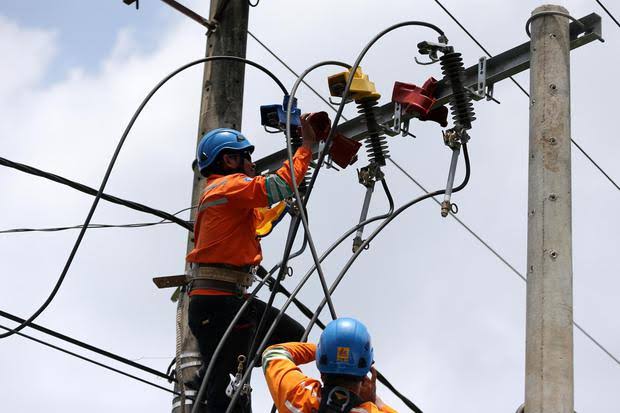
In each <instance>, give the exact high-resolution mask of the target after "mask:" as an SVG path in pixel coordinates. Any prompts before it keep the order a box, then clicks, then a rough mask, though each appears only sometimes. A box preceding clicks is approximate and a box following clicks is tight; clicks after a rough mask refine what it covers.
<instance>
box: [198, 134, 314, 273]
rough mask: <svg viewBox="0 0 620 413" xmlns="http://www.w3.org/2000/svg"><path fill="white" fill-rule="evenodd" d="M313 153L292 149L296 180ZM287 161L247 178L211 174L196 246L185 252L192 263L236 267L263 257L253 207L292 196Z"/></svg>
mask: <svg viewBox="0 0 620 413" xmlns="http://www.w3.org/2000/svg"><path fill="white" fill-rule="evenodd" d="M311 158H312V152H311V151H310V150H309V149H307V148H305V147H303V146H302V147H301V148H299V149H297V151H296V152H295V156H294V158H293V167H294V170H295V179H296V182H297V183H299V182H301V180H302V178H303V176H304V175H305V173H306V171H307V170H308V165H309V164H310V160H311ZM291 185H292V179H291V171H290V167H289V163H288V161H286V162H285V163H284V165H283V166H282V167H281V168H280V169H278V170H277V171H276V173H275V174H273V175H268V176H257V177H254V178H250V177H248V176H246V175H245V174H242V173H238V174H232V175H211V176H210V177H209V179H207V182H206V184H205V189H204V192H203V194H202V197H201V198H200V203H199V206H198V213H197V216H196V224H195V225H194V240H195V247H194V249H193V250H192V251H191V252H190V253H189V254H188V255H187V261H189V262H194V263H202V264H209V263H219V264H229V265H235V266H239V267H241V266H246V265H257V264H259V263H260V262H261V260H262V259H263V256H262V252H261V248H260V243H259V240H258V239H257V237H256V221H257V219H258V215H257V212H256V211H255V210H254V208H257V207H265V206H269V205H272V204H275V203H276V202H278V201H281V200H283V199H285V198H288V197H289V196H291V195H292V191H291Z"/></svg>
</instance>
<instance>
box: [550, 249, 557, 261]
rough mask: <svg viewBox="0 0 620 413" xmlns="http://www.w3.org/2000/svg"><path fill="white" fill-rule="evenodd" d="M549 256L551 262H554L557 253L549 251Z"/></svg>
mask: <svg viewBox="0 0 620 413" xmlns="http://www.w3.org/2000/svg"><path fill="white" fill-rule="evenodd" d="M549 256H550V257H551V259H552V260H555V259H556V258H557V257H558V252H557V251H554V250H551V252H550V253H549Z"/></svg>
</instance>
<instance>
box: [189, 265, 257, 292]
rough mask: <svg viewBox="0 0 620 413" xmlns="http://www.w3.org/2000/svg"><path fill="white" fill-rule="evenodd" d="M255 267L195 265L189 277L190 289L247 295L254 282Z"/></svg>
mask: <svg viewBox="0 0 620 413" xmlns="http://www.w3.org/2000/svg"><path fill="white" fill-rule="evenodd" d="M255 274H256V270H255V267H250V266H248V267H247V268H243V267H232V266H226V265H223V264H219V265H218V264H193V265H192V267H191V270H190V272H189V276H188V283H189V289H190V291H191V290H195V289H209V290H218V291H226V292H232V293H241V294H245V293H246V292H247V289H248V287H250V286H251V285H252V283H253V282H254V278H255Z"/></svg>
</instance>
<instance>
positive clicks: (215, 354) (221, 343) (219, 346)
mask: <svg viewBox="0 0 620 413" xmlns="http://www.w3.org/2000/svg"><path fill="white" fill-rule="evenodd" d="M385 188H387V186H384V189H385ZM388 193H389V189H388V192H386V195H387V194H388ZM388 200H391V202H390V205H392V207H391V208H390V209H392V210H393V199H392V196H391V193H389V196H388ZM389 215H390V214H382V215H379V216H376V217H373V218H369V219H367V220H366V221H364V222H361V223H359V224H357V225H355V226H354V227H353V228H351V229H349V230H348V231H346V232H345V233H344V234H343V235H341V236H340V238H338V240H336V242H334V243H333V244H332V245H331V246H330V247H329V248H328V249H327V250H326V251H325V252H324V253H323V255H321V258H320V260H321V262H322V261H323V260H324V259H325V258H327V256H329V254H331V253H332V252H333V251H334V250H335V249H336V248H337V247H338V246H339V245H340V244H341V243H342V242H343V241H344V240H346V239H347V238H348V237H349V236H350V235H351V234H353V233H354V232H355V231H357V230H358V229H359V228H361V227H363V226H365V225H367V224H370V223H372V222H374V221H378V220H380V219H384V218H387V217H388V216H389ZM281 266H282V261H281V262H280V263H279V264H277V265H275V266H274V267H273V268H272V269H271V270H270V271H269V274H268V275H271V274H273V273H274V272H275V271H276V270H277V269H278V268H280V267H281ZM315 268H316V267H312V269H311V270H310V271H308V272H307V273H306V274H305V275H304V277H302V280H301V281H300V282H299V283H298V284H297V286H296V287H295V290H294V291H293V292H292V293H291V297H289V300H290V301H292V300H293V299H295V297H296V295H297V293H298V292H299V291H300V290H301V288H302V287H303V285H304V284H305V283H306V281H308V279H309V278H310V276H311V275H312V273H313V272H314V269H315ZM268 278H269V277H268V276H267V277H265V278H264V279H263V281H262V282H261V284H259V285H258V286H257V287H256V289H255V290H254V291H253V292H252V295H251V296H250V297H249V298H248V300H247V301H246V302H245V303H244V304H243V305H242V306H241V308H239V310H238V311H237V314H236V315H235V317H234V318H233V320H232V321H231V323H230V324H229V325H228V327H227V329H226V331H225V332H224V334H223V335H222V337H221V338H220V341H219V342H218V344H217V346H216V348H215V350H214V351H213V354H212V355H211V360H212V361H213V360H216V359H217V358H218V357H219V354H220V352H221V350H222V348H223V347H224V343H225V342H226V340H227V339H228V337H229V336H230V333H231V332H232V329H233V326H234V325H235V324H236V322H237V321H238V320H239V318H240V317H241V315H242V314H243V312H244V311H245V308H246V307H247V305H249V300H250V298H253V297H254V296H255V295H256V294H255V293H257V292H258V289H259V287H262V285H263V284H264V282H266V280H267V279H268ZM275 282H277V278H276V279H275V281H274V284H275ZM275 285H277V284H275ZM276 288H277V287H276ZM287 307H288V306H287ZM284 311H286V308H283V309H281V310H280V312H279V313H278V315H277V316H276V319H275V320H274V322H273V323H272V325H271V328H270V330H269V331H268V332H267V333H266V337H271V334H272V333H273V330H274V329H275V325H277V323H278V322H279V321H280V319H281V318H282V314H284ZM262 345H264V344H262ZM256 354H257V353H255V355H256ZM254 361H255V360H254ZM214 364H215V363H213V362H211V363H209V367H207V371H206V372H205V375H204V377H203V381H202V384H201V387H200V391H199V392H198V395H197V396H196V401H197V402H196V405H199V404H200V401H202V399H203V397H204V389H206V383H207V382H208V381H209V379H210V378H211V374H212V373H213V367H212V366H213V365H214ZM247 365H248V366H253V365H254V364H247ZM248 371H251V368H250V369H248ZM246 380H247V378H246ZM203 387H204V389H203ZM192 413H197V411H196V410H194V409H192Z"/></svg>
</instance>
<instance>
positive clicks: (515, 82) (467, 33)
mask: <svg viewBox="0 0 620 413" xmlns="http://www.w3.org/2000/svg"><path fill="white" fill-rule="evenodd" d="M434 1H435V3H437V5H438V6H439V7H441V8H442V9H443V11H445V12H446V14H447V15H448V16H450V18H451V19H452V21H454V22H455V23H456V24H457V25H458V26H459V27H460V28H461V29H462V30H463V31H464V32H465V34H466V35H467V36H469V38H470V39H471V40H473V42H474V43H476V44H477V45H478V47H479V48H481V49H482V51H483V52H485V53H486V54H487V56H489V57H493V55H492V54H491V53H489V51H488V50H487V49H486V48H485V47H484V46H483V45H482V44H481V43H480V42H479V41H478V40H476V38H475V37H474V36H473V35H472V34H471V33H470V32H469V30H467V29H466V28H465V26H463V25H462V24H461V22H460V21H458V20H457V19H456V17H454V16H453V15H452V13H450V12H449V11H448V9H446V8H445V7H444V5H443V4H441V3H440V2H439V0H434ZM510 80H512V82H513V83H514V84H515V85H516V86H517V87H518V88H519V89H521V91H522V92H523V93H525V94H527V95H528V96H529V94H528V93H527V91H526V90H525V89H524V88H523V86H521V85H520V84H519V82H517V81H516V80H515V78H514V77H512V76H510Z"/></svg>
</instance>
